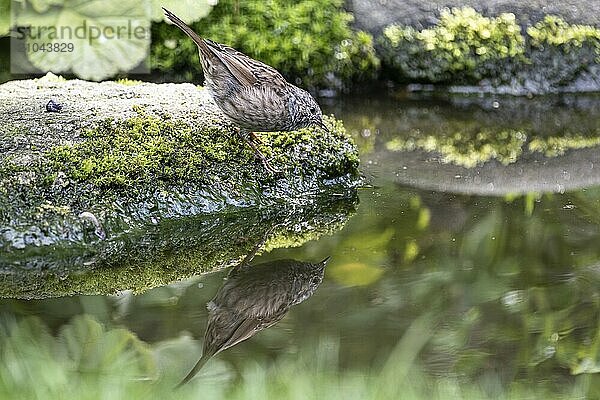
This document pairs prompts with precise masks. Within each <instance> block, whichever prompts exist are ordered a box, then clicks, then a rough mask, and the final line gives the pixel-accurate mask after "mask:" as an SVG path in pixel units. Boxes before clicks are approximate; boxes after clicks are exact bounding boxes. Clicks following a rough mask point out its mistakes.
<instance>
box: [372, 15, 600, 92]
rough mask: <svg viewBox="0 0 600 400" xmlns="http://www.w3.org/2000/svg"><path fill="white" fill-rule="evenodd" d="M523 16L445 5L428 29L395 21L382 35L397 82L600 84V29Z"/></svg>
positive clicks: (529, 86) (510, 88) (550, 88)
mask: <svg viewBox="0 0 600 400" xmlns="http://www.w3.org/2000/svg"><path fill="white" fill-rule="evenodd" d="M518 19H519V18H518V16H515V15H514V14H512V13H502V14H500V15H498V16H491V17H488V16H484V15H482V14H480V13H478V12H477V11H475V10H474V9H473V8H469V7H464V8H453V9H450V10H448V9H447V10H443V11H442V12H441V14H440V18H439V20H438V21H437V23H436V24H435V25H433V26H431V27H428V28H426V29H421V30H418V29H415V28H413V27H412V26H406V25H401V24H392V25H389V26H387V27H386V28H385V29H384V30H383V33H382V35H381V36H380V37H379V39H378V44H379V50H380V54H381V58H382V63H383V65H384V69H385V70H386V73H387V75H388V76H389V77H390V78H392V79H394V80H397V81H401V82H415V81H417V82H430V83H441V84H447V85H453V86H454V88H453V89H452V90H453V91H467V92H472V91H477V92H480V91H491V92H499V93H510V94H532V93H533V94H541V93H554V92H564V91H574V92H580V91H598V90H600V28H597V27H594V26H591V25H577V24H569V23H567V22H565V21H564V20H563V19H562V18H560V17H558V16H552V15H547V16H545V17H544V18H543V19H542V20H540V21H538V22H535V23H533V24H532V25H529V26H526V27H525V29H522V27H521V26H520V25H519V23H518ZM457 85H471V87H457Z"/></svg>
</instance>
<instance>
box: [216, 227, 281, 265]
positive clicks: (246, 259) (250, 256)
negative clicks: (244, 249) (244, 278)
mask: <svg viewBox="0 0 600 400" xmlns="http://www.w3.org/2000/svg"><path fill="white" fill-rule="evenodd" d="M279 225H280V224H275V225H273V226H271V227H270V228H269V229H267V231H266V232H265V234H264V235H263V237H262V239H261V240H260V242H258V243H256V244H255V245H254V247H253V248H252V250H250V252H249V253H248V254H246V256H245V257H244V259H243V260H242V261H241V262H240V263H239V264H237V265H236V266H234V267H233V268H232V269H231V270H230V271H229V274H227V276H228V277H230V276H233V275H234V274H235V273H237V272H238V271H239V270H240V269H242V268H245V267H250V263H251V262H252V260H253V259H254V256H256V253H258V251H259V250H260V249H261V248H262V247H263V246H264V245H265V243H267V240H268V239H269V236H271V234H272V233H273V232H274V231H275V228H277V227H278V226H279Z"/></svg>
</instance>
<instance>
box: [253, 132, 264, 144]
mask: <svg viewBox="0 0 600 400" xmlns="http://www.w3.org/2000/svg"><path fill="white" fill-rule="evenodd" d="M250 139H252V140H253V141H254V142H255V143H259V144H265V142H263V140H262V139H261V138H260V136H258V135H257V134H256V132H250Z"/></svg>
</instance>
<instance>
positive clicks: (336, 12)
mask: <svg viewBox="0 0 600 400" xmlns="http://www.w3.org/2000/svg"><path fill="white" fill-rule="evenodd" d="M351 21H352V15H351V14H349V13H347V12H345V11H344V10H343V1H341V0H327V1H325V2H322V1H315V0H304V1H299V2H288V1H284V0H271V1H264V2H263V1H260V2H249V1H244V2H240V1H235V0H222V1H219V3H218V4H217V5H216V6H215V7H214V9H213V11H212V12H211V13H210V14H209V15H208V17H207V18H204V19H201V20H200V21H197V22H195V23H194V24H192V27H193V28H194V30H195V31H196V32H198V33H199V34H200V35H201V36H203V37H206V38H210V39H212V40H215V41H217V42H220V43H224V44H227V45H229V46H232V47H234V48H236V49H238V50H240V51H242V52H244V53H246V54H248V55H249V56H251V57H253V58H256V59H258V60H261V61H263V62H265V63H267V64H269V65H271V66H273V67H275V68H277V69H278V70H280V71H281V72H282V73H283V74H284V75H285V76H286V78H288V79H289V80H290V81H291V82H293V83H296V84H299V85H302V86H304V87H341V86H343V85H347V84H350V83H352V82H355V81H360V80H362V79H367V78H374V77H375V74H376V72H377V70H378V66H379V60H378V58H377V56H376V55H375V51H374V49H373V40H372V37H371V35H370V34H368V33H366V32H362V31H359V32H354V31H353V30H352V29H351V28H350V23H351ZM152 37H153V44H152V54H151V56H152V65H153V67H154V68H156V69H158V70H160V71H166V72H169V73H171V72H175V73H176V74H182V75H183V77H184V79H187V80H191V79H193V78H196V79H198V77H199V76H201V72H202V69H201V66H200V63H199V61H198V49H197V47H196V45H195V44H194V43H193V42H192V41H191V40H190V39H189V38H187V37H186V36H185V35H184V34H183V33H182V32H180V31H179V29H177V28H176V27H174V26H172V25H168V24H166V23H161V24H157V25H154V26H153V30H152Z"/></svg>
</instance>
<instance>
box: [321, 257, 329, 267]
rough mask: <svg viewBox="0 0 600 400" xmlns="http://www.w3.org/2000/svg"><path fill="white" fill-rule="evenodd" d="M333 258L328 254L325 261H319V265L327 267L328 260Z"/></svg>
mask: <svg viewBox="0 0 600 400" xmlns="http://www.w3.org/2000/svg"><path fill="white" fill-rule="evenodd" d="M330 258H331V256H327V257H325V258H324V259H323V261H321V262H320V263H319V265H322V266H323V267H325V266H326V265H327V262H329V259H330Z"/></svg>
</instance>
